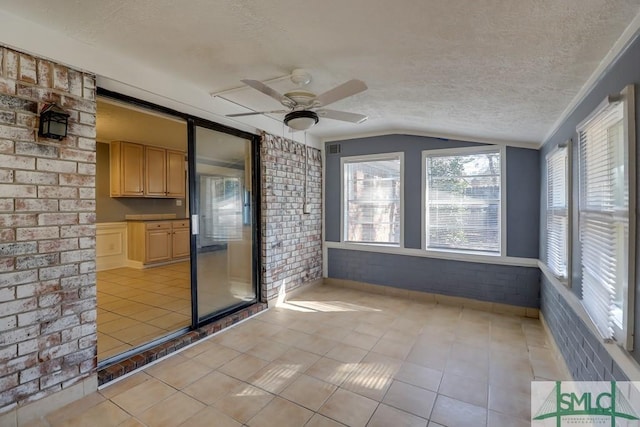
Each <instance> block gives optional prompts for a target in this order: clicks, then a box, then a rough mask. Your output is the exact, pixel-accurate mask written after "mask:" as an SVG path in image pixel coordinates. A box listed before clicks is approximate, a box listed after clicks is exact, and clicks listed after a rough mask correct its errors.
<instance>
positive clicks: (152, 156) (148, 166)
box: [144, 146, 167, 197]
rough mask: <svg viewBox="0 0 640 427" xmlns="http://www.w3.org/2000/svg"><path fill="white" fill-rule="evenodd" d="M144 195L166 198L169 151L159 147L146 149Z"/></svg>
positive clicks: (147, 147) (146, 147)
mask: <svg viewBox="0 0 640 427" xmlns="http://www.w3.org/2000/svg"><path fill="white" fill-rule="evenodd" d="M144 151H145V156H144V163H145V165H144V166H145V167H144V171H145V172H144V195H145V196H150V197H165V196H166V195H167V184H166V178H165V177H166V175H167V150H165V149H164V148H158V147H150V146H145V147H144Z"/></svg>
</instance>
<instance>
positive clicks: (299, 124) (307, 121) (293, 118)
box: [284, 110, 318, 130]
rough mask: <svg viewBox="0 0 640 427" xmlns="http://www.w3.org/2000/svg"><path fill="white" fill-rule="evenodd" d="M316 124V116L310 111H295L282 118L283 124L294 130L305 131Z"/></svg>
mask: <svg viewBox="0 0 640 427" xmlns="http://www.w3.org/2000/svg"><path fill="white" fill-rule="evenodd" d="M316 123H318V114H316V112H315V111H310V110H297V111H292V112H290V113H287V115H286V116H284V124H285V125H287V126H289V127H290V128H291V129H294V130H307V129H309V128H310V127H311V126H313V125H315V124H316Z"/></svg>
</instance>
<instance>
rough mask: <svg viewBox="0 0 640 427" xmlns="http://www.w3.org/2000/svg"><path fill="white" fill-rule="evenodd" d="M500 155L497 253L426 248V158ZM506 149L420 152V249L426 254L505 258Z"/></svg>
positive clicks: (470, 148)
mask: <svg viewBox="0 0 640 427" xmlns="http://www.w3.org/2000/svg"><path fill="white" fill-rule="evenodd" d="M495 152H497V153H498V154H499V155H500V209H499V213H500V215H499V217H498V224H499V225H498V232H499V233H500V237H499V239H498V240H499V242H500V248H499V250H498V251H497V252H486V251H473V250H467V249H444V248H429V247H428V246H427V244H428V242H427V236H428V234H429V230H428V226H429V222H428V219H427V214H428V208H427V204H428V201H429V195H428V191H429V189H428V185H427V158H428V157H439V156H451V155H460V156H462V155H473V154H482V153H495ZM506 154H507V147H506V145H496V144H486V145H479V146H471V147H469V146H467V147H457V148H444V149H435V150H423V151H422V183H421V186H422V196H421V197H422V203H421V205H422V213H421V221H422V233H421V234H422V237H421V248H422V250H423V251H426V252H435V253H452V254H463V255H479V256H491V257H505V256H506V250H507V197H506V194H507V155H506Z"/></svg>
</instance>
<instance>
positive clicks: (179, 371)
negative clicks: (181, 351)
mask: <svg viewBox="0 0 640 427" xmlns="http://www.w3.org/2000/svg"><path fill="white" fill-rule="evenodd" d="M147 372H148V373H149V374H150V375H153V376H154V377H156V378H157V379H159V380H161V381H163V382H165V383H167V384H169V385H170V386H171V387H173V388H176V389H178V390H182V389H183V388H185V387H186V386H188V385H189V384H191V383H193V382H194V381H196V380H198V379H200V378H202V377H204V376H205V375H207V374H209V373H210V372H211V368H210V367H208V366H206V365H203V364H202V363H198V362H197V361H195V360H193V359H187V360H186V361H184V362H182V363H179V364H177V365H174V366H169V367H167V368H165V369H162V370H160V369H158V370H153V371H151V370H149V371H147Z"/></svg>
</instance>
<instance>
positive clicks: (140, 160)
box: [110, 141, 186, 199]
mask: <svg viewBox="0 0 640 427" xmlns="http://www.w3.org/2000/svg"><path fill="white" fill-rule="evenodd" d="M110 168H111V197H155V198H158V197H166V198H174V199H180V198H184V197H185V193H186V189H185V185H186V181H185V163H184V152H182V151H176V150H167V149H165V148H162V147H154V146H150V145H142V144H135V143H131V142H122V141H115V142H112V143H111V163H110Z"/></svg>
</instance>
